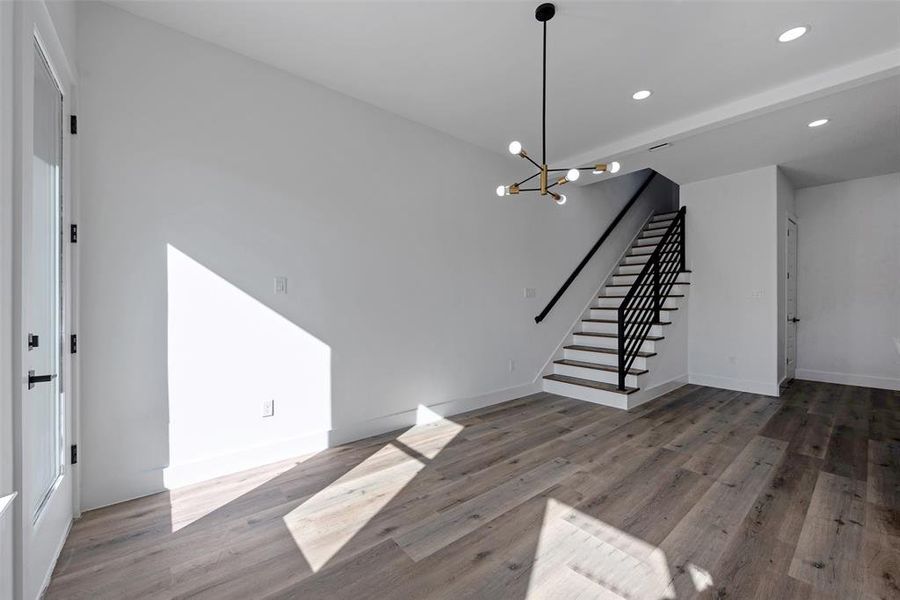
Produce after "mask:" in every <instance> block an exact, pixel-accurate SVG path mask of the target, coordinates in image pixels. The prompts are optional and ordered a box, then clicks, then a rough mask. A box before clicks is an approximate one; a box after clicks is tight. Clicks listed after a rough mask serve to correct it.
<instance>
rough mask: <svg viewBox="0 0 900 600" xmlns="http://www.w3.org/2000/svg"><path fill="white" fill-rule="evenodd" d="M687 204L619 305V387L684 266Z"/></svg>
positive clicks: (655, 322) (621, 385)
mask: <svg viewBox="0 0 900 600" xmlns="http://www.w3.org/2000/svg"><path fill="white" fill-rule="evenodd" d="M685 211H686V209H685V207H684V206H682V207H681V209H680V210H679V211H678V213H677V214H676V215H675V218H674V219H672V222H671V223H669V226H668V227H666V231H665V233H663V236H662V239H661V240H660V241H659V243H658V244H657V245H656V249H655V250H653V253H652V254H650V258H648V259H647V263H646V264H645V265H644V268H643V269H641V272H640V273H639V274H638V276H637V277H635V279H634V283H633V284H632V285H631V289H629V290H628V293H627V294H625V297H624V298H623V299H622V303H621V304H620V305H619V314H618V316H619V319H618V321H619V389H620V390H624V389H625V376H626V375H627V374H628V369H630V368H631V365H632V364H633V363H634V360H635V359H636V358H637V356H638V352H639V351H640V348H641V346H642V345H643V343H644V341H645V340H646V339H647V335H648V334H649V333H650V328H651V327H653V325H656V324H659V322H660V320H659V313H660V311H661V310H664V309H663V302H665V301H666V298H667V297H668V296H669V292H670V291H671V290H672V286H673V285H675V283H676V282H677V280H678V275H679V274H680V273H682V272H684V271H685V270H686V269H685V247H686V246H685V226H684V215H685Z"/></svg>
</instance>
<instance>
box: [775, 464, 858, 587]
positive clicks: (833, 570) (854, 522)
mask: <svg viewBox="0 0 900 600" xmlns="http://www.w3.org/2000/svg"><path fill="white" fill-rule="evenodd" d="M865 494H866V485H865V483H864V482H861V481H858V480H855V479H852V478H849V477H842V476H840V475H835V474H833V473H828V472H824V471H823V472H821V473H820V474H819V478H818V481H817V482H816V488H815V491H814V492H813V495H812V500H811V501H810V506H809V511H808V512H807V515H806V521H805V522H804V524H803V529H802V531H801V532H800V538H799V540H798V541H797V549H796V551H795V553H794V556H793V559H792V560H791V566H790V570H789V575H790V576H791V577H793V578H795V579H798V580H800V581H803V582H806V583H808V584H810V585H811V586H812V587H813V589H814V590H816V591H817V592H822V593H829V592H835V593H837V595H838V596H839V597H841V598H856V597H858V596H859V595H860V593H861V591H862V583H863V582H862V578H861V577H860V573H862V543H863V532H864V527H865V525H864V524H865V520H866V515H865Z"/></svg>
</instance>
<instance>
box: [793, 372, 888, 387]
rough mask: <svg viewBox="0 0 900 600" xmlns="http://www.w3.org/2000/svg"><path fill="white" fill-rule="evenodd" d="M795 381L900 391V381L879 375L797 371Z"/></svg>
mask: <svg viewBox="0 0 900 600" xmlns="http://www.w3.org/2000/svg"><path fill="white" fill-rule="evenodd" d="M794 378H795V379H803V380H805V381H822V382H825V383H839V384H841V385H856V386H859V387H869V388H877V389H880V390H900V379H897V378H895V377H880V376H877V375H857V374H854V373H835V372H832V371H816V370H814V369H797V372H796V374H795V375H794Z"/></svg>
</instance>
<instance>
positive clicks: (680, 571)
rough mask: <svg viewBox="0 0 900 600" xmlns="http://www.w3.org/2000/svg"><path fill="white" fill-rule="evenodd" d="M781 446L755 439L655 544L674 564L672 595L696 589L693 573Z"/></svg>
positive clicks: (711, 555) (744, 506) (730, 526)
mask: <svg viewBox="0 0 900 600" xmlns="http://www.w3.org/2000/svg"><path fill="white" fill-rule="evenodd" d="M786 446H787V443H786V442H783V441H781V440H775V439H772V438H768V437H762V436H757V437H754V438H753V440H751V441H750V443H748V444H747V446H746V447H745V448H744V450H743V451H741V453H740V454H739V455H738V456H737V457H736V458H735V460H734V462H733V463H732V464H731V466H729V467H728V469H726V470H725V472H724V473H722V476H721V477H720V478H719V479H718V480H717V481H715V482H714V483H713V484H712V486H711V487H710V489H709V490H708V491H707V492H706V493H705V494H704V495H703V497H701V498H700V501H699V502H698V503H697V505H696V506H694V508H692V509H691V511H690V512H688V513H687V515H685V517H684V518H683V519H682V520H681V521H680V522H679V523H678V525H677V526H676V527H675V528H674V529H673V530H672V532H671V533H670V534H669V535H668V536H666V538H665V539H664V540H663V541H662V543H661V544H660V546H659V547H660V549H661V550H662V551H663V552H664V553H665V554H666V556H667V557H668V560H669V562H670V564H672V565H673V573H672V582H673V585H674V589H675V593H676V594H677V597H682V596H687V595H689V594H691V593H693V592H694V591H695V587H694V584H693V581H692V569H693V570H696V569H700V570H703V571H707V572H708V571H709V570H710V569H711V567H712V566H713V565H714V564H715V563H716V562H717V560H718V559H719V557H720V556H721V554H722V552H723V551H724V550H725V548H727V547H728V545H729V543H730V542H731V541H732V540H734V539H735V537H736V536H737V534H738V529H739V526H740V524H741V522H742V521H743V520H744V517H746V515H747V513H748V512H749V511H750V509H751V507H752V506H753V503H754V501H755V500H756V497H757V496H758V495H759V493H760V492H761V491H762V490H763V489H764V487H765V486H766V484H767V483H768V482H769V480H770V479H771V477H772V473H773V471H774V470H775V465H776V464H777V463H778V462H779V461H780V459H781V456H782V454H783V453H784V449H785V447H786Z"/></svg>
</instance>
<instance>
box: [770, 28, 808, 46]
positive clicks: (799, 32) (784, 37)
mask: <svg viewBox="0 0 900 600" xmlns="http://www.w3.org/2000/svg"><path fill="white" fill-rule="evenodd" d="M807 31H809V27H807V26H804V25H801V26H800V27H791V28H790V29H788V30H787V31H785V32H784V33H782V34H781V35H779V36H778V41H779V42H793V41H794V40H796V39H797V38H800V37H803V36H804V35H805V34H806V32H807Z"/></svg>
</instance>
